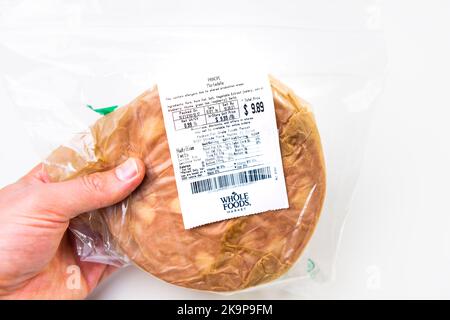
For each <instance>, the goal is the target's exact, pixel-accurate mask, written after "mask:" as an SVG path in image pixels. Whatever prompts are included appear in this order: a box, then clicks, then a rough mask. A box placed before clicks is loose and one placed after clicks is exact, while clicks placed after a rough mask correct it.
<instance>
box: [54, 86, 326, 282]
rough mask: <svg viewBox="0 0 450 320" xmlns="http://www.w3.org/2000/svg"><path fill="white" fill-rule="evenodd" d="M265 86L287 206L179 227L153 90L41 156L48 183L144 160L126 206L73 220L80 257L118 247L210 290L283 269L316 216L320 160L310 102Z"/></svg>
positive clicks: (168, 277) (142, 263) (171, 278)
mask: <svg viewBox="0 0 450 320" xmlns="http://www.w3.org/2000/svg"><path fill="white" fill-rule="evenodd" d="M271 84H272V91H273V96H274V103H275V110H276V115H277V117H276V118H277V123H278V130H279V135H280V144H281V151H282V159H283V167H284V174H285V177H286V187H287V191H288V197H289V208H288V209H285V210H277V211H276V212H274V211H268V212H264V213H260V214H256V215H251V216H244V217H240V218H235V219H229V220H226V221H222V222H216V223H211V224H208V225H204V226H200V227H197V228H194V229H192V230H185V228H184V226H183V220H182V216H181V211H180V205H179V202H178V194H177V188H176V184H175V177H174V170H173V166H172V162H171V159H170V153H169V146H168V142H167V136H166V132H165V129H164V121H163V116H162V112H161V105H160V99H159V95H158V91H157V90H156V88H155V89H153V90H149V91H146V92H145V93H143V94H142V95H141V96H139V97H138V98H137V99H135V100H134V101H133V102H131V103H130V104H129V105H127V106H125V107H123V108H121V109H119V110H117V111H115V112H113V113H111V114H109V115H107V116H105V117H104V118H102V119H100V120H99V121H97V123H96V124H95V125H94V126H92V127H91V130H90V131H89V132H86V133H85V134H84V135H83V139H80V140H79V141H78V143H79V145H78V146H77V148H73V145H72V146H71V147H66V146H62V147H60V148H59V149H57V150H56V151H55V152H53V154H52V155H51V156H50V157H49V158H48V159H47V160H46V161H45V165H46V171H47V172H48V173H49V175H50V178H51V180H52V181H62V180H67V179H71V178H74V177H78V176H80V175H86V174H89V173H93V172H98V171H103V170H107V169H111V168H114V167H115V166H117V165H119V164H120V163H122V162H123V161H125V160H126V159H127V158H128V157H138V158H141V159H143V160H144V162H145V165H146V168H147V172H146V177H145V179H144V182H143V183H142V185H141V186H140V187H138V189H137V190H136V191H135V192H133V194H132V195H131V196H130V197H129V198H128V199H127V200H125V202H124V203H119V204H117V205H115V206H113V207H108V208H105V209H102V210H100V211H99V212H93V213H88V214H85V215H82V216H80V217H78V218H75V219H74V220H73V222H72V226H71V230H73V232H74V233H75V235H77V239H78V241H77V243H78V245H77V247H78V253H79V254H80V256H81V257H84V258H85V259H92V258H95V259H98V257H99V256H100V258H101V256H102V255H104V254H105V253H107V252H110V251H112V253H113V256H114V257H116V256H117V253H123V254H124V255H125V257H127V258H128V259H130V260H131V261H133V263H135V264H136V265H138V266H139V267H141V268H142V269H144V270H146V271H148V272H150V273H152V274H153V275H155V276H157V277H158V278H161V279H163V280H165V281H167V282H170V283H174V284H177V285H180V286H185V287H189V288H195V289H201V290H211V291H235V290H239V289H244V288H247V287H250V286H255V285H258V284H261V283H265V282H267V281H271V280H273V279H276V278H277V277H279V276H280V275H281V274H284V273H285V272H286V271H287V270H288V269H289V268H290V267H291V266H292V265H293V264H294V263H295V262H296V260H297V258H298V257H299V255H300V254H301V252H302V251H303V249H304V248H305V246H306V244H307V243H308V240H309V238H310V237H311V235H312V233H313V231H314V228H315V226H316V223H317V221H318V219H319V215H320V211H321V209H322V204H323V200H324V197H325V165H324V159H323V155H322V146H321V143H320V138H319V134H318V131H317V128H316V125H315V121H314V118H313V115H312V113H311V111H310V110H309V108H308V106H307V105H306V103H305V102H303V101H302V100H301V99H299V98H298V97H297V96H296V95H295V94H294V93H293V92H292V91H291V90H290V89H289V88H287V87H286V86H285V85H283V84H282V83H281V82H279V81H277V80H274V79H272V80H271ZM268 192H271V191H269V190H268ZM275 192H276V191H275ZM99 245H100V246H99Z"/></svg>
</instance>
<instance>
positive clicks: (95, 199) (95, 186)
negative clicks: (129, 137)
mask: <svg viewBox="0 0 450 320" xmlns="http://www.w3.org/2000/svg"><path fill="white" fill-rule="evenodd" d="M144 175H145V167H144V164H143V162H142V161H141V160H139V159H134V158H130V159H128V160H127V161H126V162H124V163H123V164H122V165H120V166H118V167H117V168H115V169H113V170H110V171H106V172H102V173H95V174H92V175H88V176H85V177H82V178H77V179H74V180H70V181H66V182H59V183H51V182H50V181H49V178H48V176H47V175H46V173H45V171H44V170H43V166H42V165H39V166H37V167H36V168H34V169H33V170H32V171H31V172H30V173H28V174H27V175H26V176H25V177H23V178H22V179H20V180H19V181H18V182H16V183H14V184H12V185H9V186H7V187H5V188H3V189H2V190H0V257H1V259H0V298H11V299H33V298H34V299H71V298H74V299H82V298H85V297H86V296H87V295H88V294H89V292H91V291H92V290H93V289H94V288H95V287H96V286H97V284H98V283H99V281H100V280H101V279H102V278H103V277H104V276H105V275H107V274H109V273H110V272H111V271H112V270H113V267H111V266H107V265H103V264H98V263H89V262H81V261H79V259H78V257H77V254H76V252H75V249H74V247H73V246H72V241H71V237H70V234H69V233H68V232H67V228H68V226H69V221H70V219H72V218H74V217H76V216H77V215H79V214H81V213H84V212H87V211H91V210H95V209H98V208H102V207H106V206H109V205H112V204H115V203H117V202H119V201H121V200H123V199H124V198H126V197H127V196H128V195H129V194H130V193H131V192H132V191H133V190H134V189H136V187H137V186H138V185H139V184H140V183H141V181H142V179H143V178H144ZM73 265H75V266H78V267H79V270H80V280H81V281H80V288H78V289H73V288H68V286H67V285H66V282H67V278H68V276H69V275H68V273H67V269H68V267H70V266H73Z"/></svg>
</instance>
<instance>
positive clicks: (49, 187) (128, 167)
mask: <svg viewBox="0 0 450 320" xmlns="http://www.w3.org/2000/svg"><path fill="white" fill-rule="evenodd" d="M144 175H145V166H144V163H143V162H142V160H140V159H136V158H129V159H128V160H127V161H125V162H124V163H122V164H121V165H120V166H118V167H116V168H115V169H112V170H109V171H105V172H98V173H94V174H90V175H87V176H84V177H80V178H77V179H74V180H69V181H65V182H58V183H49V184H45V185H44V186H43V190H42V191H43V197H44V198H45V199H46V200H44V201H42V202H43V204H44V206H45V209H47V210H51V212H54V213H58V214H60V215H61V216H62V217H64V218H66V219H67V220H69V219H71V218H73V217H75V216H77V215H79V214H81V213H84V212H88V211H91V210H95V209H99V208H103V207H107V206H110V205H113V204H115V203H118V202H120V201H121V200H123V199H125V198H126V197H127V196H128V195H129V194H130V193H131V192H132V191H133V190H134V189H136V188H137V186H138V185H139V184H140V183H141V182H142V180H143V178H144ZM41 200H42V199H41Z"/></svg>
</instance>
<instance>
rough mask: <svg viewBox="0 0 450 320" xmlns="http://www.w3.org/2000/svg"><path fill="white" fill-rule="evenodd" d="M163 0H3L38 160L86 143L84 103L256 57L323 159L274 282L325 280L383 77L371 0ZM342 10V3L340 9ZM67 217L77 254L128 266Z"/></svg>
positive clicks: (14, 73)
mask: <svg viewBox="0 0 450 320" xmlns="http://www.w3.org/2000/svg"><path fill="white" fill-rule="evenodd" d="M172 5H173V3H172V2H170V1H168V2H164V4H160V6H161V7H154V6H153V7H151V8H149V7H148V5H147V4H146V3H145V2H136V3H134V4H133V5H127V6H125V5H122V4H120V3H119V2H114V1H97V2H89V1H81V2H80V1H78V2H72V1H66V2H64V4H63V3H59V2H54V1H44V2H40V3H39V4H37V3H33V2H31V1H23V2H21V3H20V4H17V5H12V4H11V5H8V6H5V8H4V10H3V11H2V12H3V14H2V16H1V18H0V26H1V29H2V32H1V33H0V50H2V51H3V53H5V55H4V56H6V57H9V59H11V60H18V61H20V65H21V66H22V68H21V69H12V68H11V67H10V65H12V64H9V63H7V61H2V62H0V63H1V64H0V66H1V68H2V70H3V72H2V73H3V74H4V75H5V84H6V86H7V88H8V90H9V92H10V94H11V97H12V100H13V101H14V103H15V105H16V106H17V109H18V110H19V111H21V114H22V117H23V119H24V122H25V123H26V126H27V129H28V130H29V132H30V137H31V138H32V139H33V140H34V142H35V143H34V144H35V145H36V147H37V149H38V151H40V152H41V154H42V155H43V157H44V156H46V155H47V154H48V153H50V152H51V150H54V149H55V148H56V147H57V146H58V145H60V144H61V143H62V142H64V141H69V142H67V143H66V144H65V145H66V146H69V147H70V148H72V149H73V150H77V148H78V147H79V145H80V144H79V142H80V141H84V143H86V145H89V144H90V143H92V141H91V140H90V138H89V134H85V132H86V129H85V128H86V127H87V126H88V125H89V124H91V123H93V122H94V121H95V120H96V119H97V118H98V115H96V114H95V113H93V112H92V111H91V110H89V109H88V108H86V107H85V106H86V105H91V106H94V107H109V106H112V105H125V104H126V103H127V102H128V101H129V100H130V98H133V97H135V96H138V95H139V94H141V93H142V92H144V91H145V90H146V89H148V88H149V87H151V86H152V84H155V83H157V79H158V78H160V77H161V76H164V74H166V73H170V74H177V73H188V72H193V71H195V70H196V69H203V70H212V69H214V68H218V67H220V69H224V68H227V67H228V66H230V67H234V68H236V67H239V66H246V67H248V65H253V66H255V67H261V66H262V67H263V68H264V69H265V70H267V71H268V72H270V73H272V74H274V75H276V76H277V78H279V79H281V80H282V81H283V82H284V83H286V84H288V86H289V87H291V88H292V89H293V91H294V92H296V93H297V94H298V95H299V96H301V97H302V98H304V99H305V100H307V101H308V102H310V103H311V104H312V106H313V108H314V113H315V118H316V120H317V123H318V127H319V130H320V135H321V137H322V143H323V148H324V154H325V162H326V164H327V198H326V200H325V204H324V209H323V212H322V217H321V219H320V222H319V224H318V227H317V230H316V231H315V233H314V236H313V237H312V239H311V241H310V242H309V244H308V246H307V247H306V249H305V250H304V251H303V253H302V255H301V257H300V259H299V261H298V262H297V263H296V264H295V265H294V266H293V267H292V268H291V269H290V270H289V272H288V273H287V274H286V275H285V276H283V277H282V278H281V280H278V281H277V282H276V283H280V284H283V286H288V285H292V288H295V285H296V284H297V280H300V281H304V282H305V281H310V280H314V281H322V280H326V279H329V278H330V277H332V272H333V265H334V259H335V256H336V251H337V246H338V242H339V236H340V232H341V230H342V225H343V221H344V218H345V214H346V212H347V210H348V208H349V206H350V200H351V195H352V191H353V188H354V185H355V183H356V181H357V176H358V173H359V166H360V161H361V159H362V156H363V150H364V142H365V135H366V133H367V126H368V124H369V121H370V115H371V106H372V105H373V104H374V102H375V100H376V97H377V95H378V94H379V93H380V91H381V88H382V82H383V78H384V65H385V56H384V43H383V37H382V34H381V32H380V30H379V25H378V19H377V16H378V13H379V12H378V7H377V6H376V2H373V1H344V3H339V6H337V4H335V3H334V2H333V1H326V0H322V1H317V3H316V4H314V5H312V4H310V3H308V2H306V1H305V2H301V1H300V2H295V3H294V2H289V1H286V3H283V5H282V4H280V3H277V5H276V8H274V7H273V4H271V3H264V2H258V4H256V3H252V4H251V5H253V7H252V10H249V11H248V12H244V13H242V14H240V15H238V16H236V15H233V14H232V12H230V11H229V10H230V9H228V8H232V7H233V6H231V5H229V2H227V8H215V10H211V11H208V12H207V13H205V14H204V17H203V19H199V20H194V18H192V16H193V15H189V14H187V13H188V12H190V11H192V10H198V9H199V7H198V6H196V5H192V4H191V5H190V7H189V8H185V10H184V12H185V13H184V14H180V13H179V12H183V10H181V9H180V10H178V11H174V10H173V7H172ZM178 5H181V4H178ZM181 6H183V5H181ZM227 10H228V11H227ZM344 10H348V11H350V12H347V13H346V14H345V15H343V14H341V13H343V11H344ZM220 12H222V13H220ZM223 12H230V14H223ZM118 17H120V19H118ZM163 17H171V18H172V19H169V20H168V21H166V20H163ZM343 17H345V19H344V18H343ZM349 17H350V18H349ZM111 21H114V23H111ZM269 21H270V23H269ZM31 23H32V24H33V25H34V26H35V27H33V28H31V29H30V28H29V26H30V24H31ZM14 65H19V64H18V63H15V64H14ZM118 111H120V110H118ZM77 132H78V134H76V133H77ZM80 132H81V133H80ZM74 134H76V136H75V138H73V136H74ZM92 156H93V157H94V156H95V155H92ZM126 204H127V203H126V202H125V203H124V206H125V205H126ZM108 210H114V209H108ZM78 222H79V221H78ZM78 222H77V221H74V222H73V223H72V225H71V230H72V231H73V232H74V234H75V235H76V237H77V239H78V244H79V248H78V249H79V252H80V254H81V257H82V258H83V259H84V260H88V261H99V262H104V263H111V264H115V265H123V264H127V263H129V259H128V258H127V257H125V256H124V255H123V252H121V250H119V249H118V248H116V247H115V245H114V244H115V242H114V241H111V239H108V238H104V237H97V235H99V234H100V235H109V233H108V229H107V228H108V226H107V224H99V225H97V226H96V228H98V229H97V230H96V231H97V232H91V231H92V230H86V228H85V226H86V225H85V224H77V223H78ZM105 228H106V229H105ZM287 282H289V283H287ZM261 287H264V286H261Z"/></svg>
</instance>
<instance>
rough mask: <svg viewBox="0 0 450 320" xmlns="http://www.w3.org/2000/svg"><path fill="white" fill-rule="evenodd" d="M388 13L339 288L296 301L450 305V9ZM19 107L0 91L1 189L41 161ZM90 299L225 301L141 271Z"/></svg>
mask: <svg viewBox="0 0 450 320" xmlns="http://www.w3.org/2000/svg"><path fill="white" fill-rule="evenodd" d="M381 7H382V21H383V24H384V30H385V38H386V42H387V49H388V60H389V62H388V76H387V80H386V86H385V89H384V92H383V94H382V97H381V100H380V102H379V104H378V105H377V108H376V111H375V114H374V119H373V122H372V124H371V128H370V136H369V139H368V143H367V149H366V154H365V159H364V163H363V168H362V172H361V176H360V179H359V181H358V185H357V188H356V191H355V193H354V197H353V202H352V206H351V209H350V213H349V215H348V217H347V220H346V225H345V229H344V232H343V234H342V239H341V244H340V250H339V253H338V259H337V268H336V277H335V281H333V282H332V283H331V284H329V285H324V286H323V287H321V289H320V290H315V291H314V292H313V293H310V294H306V295H304V294H299V295H298V297H303V296H308V297H313V298H450V231H449V227H450V205H449V202H448V199H449V198H450V192H449V187H448V182H449V181H450V169H449V165H450V151H449V142H448V139H449V137H450V130H449V117H450V112H449V108H450V98H449V94H450V62H449V57H450V32H449V30H450V2H449V1H445V0H441V1H437V0H435V1H411V0H409V1H408V0H406V1H400V0H397V1H382V2H381ZM1 58H2V57H0V59H1ZM11 106H12V104H11V102H10V100H9V99H8V97H7V95H6V93H5V92H4V91H0V110H1V116H0V137H1V138H0V166H1V175H0V185H1V186H3V185H5V184H7V183H11V182H13V181H14V180H16V179H17V178H18V177H19V176H20V175H21V174H23V173H24V172H26V171H27V170H28V169H29V168H31V167H32V166H33V165H34V164H35V163H37V162H38V161H39V160H41V159H39V157H38V156H37V155H36V154H34V153H33V152H31V151H29V152H27V150H32V146H31V145H30V142H29V139H28V137H27V135H26V134H25V133H24V128H23V123H22V122H21V119H20V118H19V117H18V115H17V114H16V113H15V112H13V110H11V108H12V107H11ZM19 146H20V147H19ZM91 297H92V298H100V299H104V298H156V299H158V298H175V299H177V298H179V299H190V298H192V299H195V298H223V297H222V296H216V295H210V294H207V293H198V292H192V291H189V290H184V289H179V288H176V287H173V286H170V285H166V284H164V283H161V282H160V281H158V280H155V279H153V278H150V277H148V276H147V275H146V274H144V273H143V272H141V271H139V270H137V269H135V268H126V269H124V270H121V271H119V272H117V273H116V274H115V275H114V276H112V277H111V278H110V279H109V280H108V281H106V282H105V283H104V284H102V285H101V286H100V287H99V288H98V289H97V290H96V291H95V292H94V293H93V294H92V295H91ZM242 297H243V298H245V297H252V298H259V297H261V298H290V297H293V296H292V295H287V294H286V293H283V292H273V293H265V294H258V295H247V296H246V295H244V296H242Z"/></svg>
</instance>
